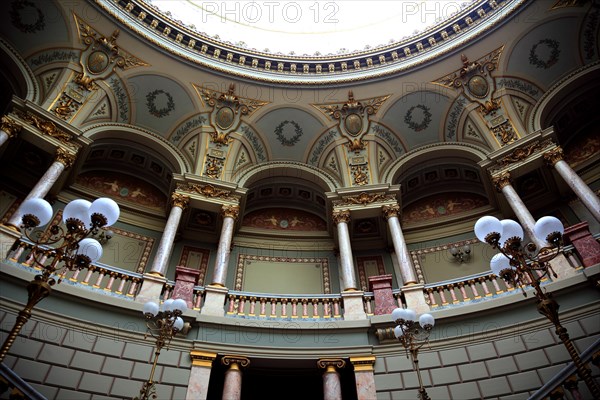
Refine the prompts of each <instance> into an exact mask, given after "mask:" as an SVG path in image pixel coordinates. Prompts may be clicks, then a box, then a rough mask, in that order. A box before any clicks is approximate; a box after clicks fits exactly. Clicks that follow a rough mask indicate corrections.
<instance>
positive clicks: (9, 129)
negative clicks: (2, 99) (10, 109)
mask: <svg viewBox="0 0 600 400" xmlns="http://www.w3.org/2000/svg"><path fill="white" fill-rule="evenodd" d="M22 128H23V127H22V126H21V125H19V124H18V123H17V122H16V121H15V120H14V119H12V118H10V117H8V116H6V115H3V116H2V123H1V124H0V130H2V131H4V133H6V134H7V135H8V137H9V138H14V137H15V136H17V135H18V134H19V133H20V132H21V129H22Z"/></svg>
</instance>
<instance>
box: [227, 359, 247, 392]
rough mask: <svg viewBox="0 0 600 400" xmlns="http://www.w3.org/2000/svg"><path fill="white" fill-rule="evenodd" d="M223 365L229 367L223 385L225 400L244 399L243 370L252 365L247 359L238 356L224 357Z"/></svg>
mask: <svg viewBox="0 0 600 400" xmlns="http://www.w3.org/2000/svg"><path fill="white" fill-rule="evenodd" d="M221 363H223V365H226V366H229V369H227V371H226V372H225V383H224V384H223V397H222V399H223V400H240V398H241V397H242V370H241V368H245V367H247V366H248V365H249V364H250V360H249V359H248V358H246V357H242V356H237V355H227V356H223V358H222V359H221Z"/></svg>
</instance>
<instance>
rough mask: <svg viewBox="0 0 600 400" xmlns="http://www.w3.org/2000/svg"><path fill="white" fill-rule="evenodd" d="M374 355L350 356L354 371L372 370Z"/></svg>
mask: <svg viewBox="0 0 600 400" xmlns="http://www.w3.org/2000/svg"><path fill="white" fill-rule="evenodd" d="M375 361H376V357H375V356H360V357H350V363H352V365H353V366H354V370H355V371H373V370H374V366H375Z"/></svg>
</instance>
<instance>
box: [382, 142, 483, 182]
mask: <svg viewBox="0 0 600 400" xmlns="http://www.w3.org/2000/svg"><path fill="white" fill-rule="evenodd" d="M452 157H459V158H463V159H467V160H471V161H473V163H474V164H476V163H478V162H479V161H481V160H484V159H486V157H487V155H486V152H485V150H483V149H482V148H480V147H477V146H474V145H472V144H469V143H460V142H458V143H451V144H450V143H436V144H431V145H427V146H423V147H419V148H417V149H414V150H412V151H410V152H408V153H406V154H404V155H403V156H401V157H400V158H398V160H396V162H394V163H393V164H392V165H391V166H390V167H389V168H388V169H387V171H385V172H384V173H383V175H382V183H388V184H390V185H392V184H394V182H396V181H397V180H398V178H399V177H400V175H401V174H402V173H403V172H404V171H405V170H408V169H410V168H412V167H414V166H416V165H417V164H420V163H422V162H424V161H431V160H436V159H438V160H439V159H442V158H452Z"/></svg>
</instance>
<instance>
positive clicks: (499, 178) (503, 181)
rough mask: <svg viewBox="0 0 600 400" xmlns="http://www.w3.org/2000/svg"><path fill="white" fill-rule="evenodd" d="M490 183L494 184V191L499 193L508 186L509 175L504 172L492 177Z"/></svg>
mask: <svg viewBox="0 0 600 400" xmlns="http://www.w3.org/2000/svg"><path fill="white" fill-rule="evenodd" d="M492 183H493V184H494V187H496V190H497V191H499V192H501V191H502V188H504V187H505V186H508V185H510V173H508V172H507V171H506V172H502V173H501V174H499V175H495V176H492Z"/></svg>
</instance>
